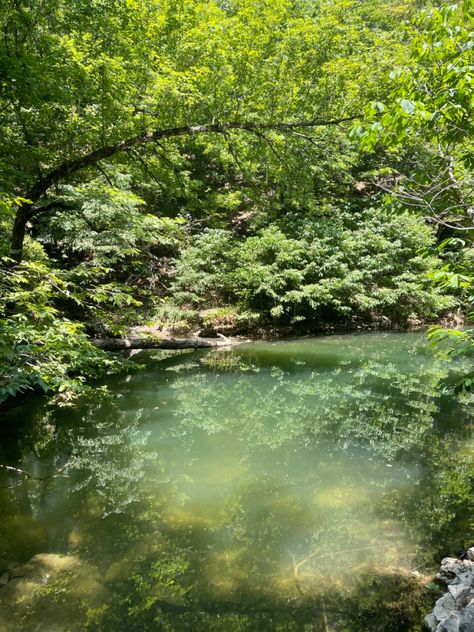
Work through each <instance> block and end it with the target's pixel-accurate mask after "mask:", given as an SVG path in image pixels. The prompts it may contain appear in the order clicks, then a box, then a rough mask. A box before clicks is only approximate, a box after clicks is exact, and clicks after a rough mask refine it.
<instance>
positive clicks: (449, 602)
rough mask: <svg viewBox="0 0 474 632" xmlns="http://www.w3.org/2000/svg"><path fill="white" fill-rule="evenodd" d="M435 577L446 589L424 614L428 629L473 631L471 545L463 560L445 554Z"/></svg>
mask: <svg viewBox="0 0 474 632" xmlns="http://www.w3.org/2000/svg"><path fill="white" fill-rule="evenodd" d="M436 578H437V579H438V580H440V581H442V582H443V583H445V584H446V586H447V591H446V592H445V593H444V595H443V596H442V597H440V598H439V599H438V601H437V602H436V604H435V606H434V608H433V612H432V613H430V614H429V615H428V616H427V617H425V626H426V628H427V629H428V630H431V632H474V547H471V548H470V549H469V550H468V551H467V555H466V559H456V558H453V557H445V558H444V559H443V560H442V561H441V568H440V570H439V573H438V574H437V575H436Z"/></svg>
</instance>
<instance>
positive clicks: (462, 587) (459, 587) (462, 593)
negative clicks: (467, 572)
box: [448, 584, 471, 605]
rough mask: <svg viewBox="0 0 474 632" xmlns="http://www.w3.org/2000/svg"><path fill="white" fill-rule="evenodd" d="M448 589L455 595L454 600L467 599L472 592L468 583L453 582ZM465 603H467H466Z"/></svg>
mask: <svg viewBox="0 0 474 632" xmlns="http://www.w3.org/2000/svg"><path fill="white" fill-rule="evenodd" d="M448 590H449V592H450V593H451V595H452V596H453V599H454V601H456V602H457V601H459V600H461V601H462V600H463V599H467V598H468V596H469V595H470V593H471V589H470V587H469V586H466V584H451V585H450V586H448ZM464 605H465V604H464Z"/></svg>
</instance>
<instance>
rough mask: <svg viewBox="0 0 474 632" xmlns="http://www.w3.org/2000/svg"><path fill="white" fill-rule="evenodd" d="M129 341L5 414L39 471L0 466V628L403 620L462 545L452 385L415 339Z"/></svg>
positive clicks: (9, 453) (460, 456) (466, 466)
mask: <svg viewBox="0 0 474 632" xmlns="http://www.w3.org/2000/svg"><path fill="white" fill-rule="evenodd" d="M135 358H136V359H137V361H140V362H145V364H146V367H145V368H143V369H142V370H140V371H138V372H135V373H132V374H130V375H128V376H122V377H120V378H117V377H115V378H111V379H110V380H108V381H107V382H106V384H107V386H108V389H109V395H107V394H106V393H104V391H103V390H101V389H100V388H99V387H98V388H97V390H96V391H94V393H92V394H91V395H90V396H89V397H88V398H87V399H85V400H84V401H83V402H82V403H81V405H80V406H79V407H78V408H76V409H71V408H69V407H64V406H60V405H57V404H55V405H53V404H51V403H50V404H48V402H44V401H43V400H42V399H40V398H37V399H35V398H33V399H29V400H27V401H25V402H24V403H23V404H22V405H20V406H18V407H16V408H14V409H12V410H10V411H9V412H8V413H6V414H4V415H3V417H4V419H3V421H2V424H1V448H0V462H1V463H4V464H10V465H12V466H15V467H19V468H22V469H23V470H25V471H27V472H29V473H30V474H31V475H32V476H35V477H38V478H44V477H49V478H46V479H45V480H33V479H26V480H25V479H24V477H22V476H20V475H18V474H16V473H15V472H12V471H9V472H6V471H3V472H2V473H1V479H0V485H1V486H2V488H1V489H0V515H1V522H0V564H3V566H4V567H11V568H13V570H9V571H7V572H8V573H10V575H9V577H10V581H8V583H7V584H6V586H4V587H2V588H0V629H1V630H5V631H6V632H10V631H15V632H16V631H17V630H27V631H28V632H30V631H32V632H33V631H41V632H43V631H44V632H56V631H58V632H59V631H65V630H68V631H69V630H71V631H76V630H104V631H111V632H112V631H114V632H115V631H117V630H118V631H120V630H124V631H127V632H128V631H129V630H131V631H135V630H137V631H141V630H166V631H168V630H172V631H174V630H178V631H179V630H193V631H194V630H203V631H204V630H206V631H207V630H224V631H227V630H230V631H233V630H235V631H241V630H242V631H243V630H246V631H247V630H248V631H254V630H262V631H267V630H268V631H269V630H282V631H287V630H288V631H292V630H302V631H303V630H304V631H309V630H322V631H327V630H331V632H335V631H341V632H352V631H359V630H360V631H365V630H374V632H375V631H376V632H383V631H384V630H387V631H389V630H390V631H394V632H397V631H402V630H418V629H420V628H419V624H420V620H421V619H422V617H423V615H424V614H426V612H427V609H429V608H430V607H431V604H432V602H434V600H435V599H436V598H437V596H438V593H437V592H436V589H435V587H433V585H432V584H430V583H429V582H430V574H431V573H432V570H433V568H434V567H435V566H436V565H437V563H438V562H439V558H440V557H441V556H443V555H445V554H452V553H455V551H456V549H457V548H460V547H462V546H465V545H468V544H471V543H472V541H474V525H473V522H474V519H473V512H472V500H471V498H472V491H473V490H472V487H473V480H474V474H473V467H472V465H473V458H472V456H473V454H474V452H473V441H472V422H473V420H474V416H473V415H472V413H471V409H472V399H470V398H468V397H465V398H464V399H462V398H461V399H459V398H458V399H456V398H455V397H454V396H452V395H450V394H449V393H443V390H442V385H443V383H444V382H445V380H446V379H448V378H449V376H450V375H451V373H452V371H453V370H455V369H456V367H453V366H452V365H449V364H447V363H445V362H443V361H441V360H437V359H435V358H434V357H433V356H432V355H431V354H430V352H429V351H427V349H426V346H425V338H424V336H423V334H400V333H389V334H387V333H383V334H380V333H376V334H361V335H344V336H332V337H324V338H311V339H301V340H293V341H282V342H277V343H253V344H247V345H242V346H239V347H235V348H233V349H231V350H230V349H227V350H226V349H219V350H214V351H199V352H191V353H179V354H178V353H177V354H169V355H168V356H167V357H164V354H163V353H161V354H159V353H151V352H148V353H146V354H144V353H142V354H138V355H137V356H135ZM2 560H3V561H2ZM1 574H2V573H1V568H0V576H1Z"/></svg>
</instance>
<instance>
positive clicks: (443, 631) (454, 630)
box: [438, 615, 461, 632]
mask: <svg viewBox="0 0 474 632" xmlns="http://www.w3.org/2000/svg"><path fill="white" fill-rule="evenodd" d="M460 623H461V620H460V618H459V617H458V616H457V615H453V616H452V617H449V618H448V619H445V620H444V621H443V622H442V623H441V624H440V626H438V632H459V625H460Z"/></svg>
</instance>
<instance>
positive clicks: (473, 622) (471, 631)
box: [460, 603, 474, 632]
mask: <svg viewBox="0 0 474 632" xmlns="http://www.w3.org/2000/svg"><path fill="white" fill-rule="evenodd" d="M460 632H474V604H472V603H471V604H470V605H469V606H467V608H466V609H465V610H464V612H463V614H462V617H461V629H460Z"/></svg>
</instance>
